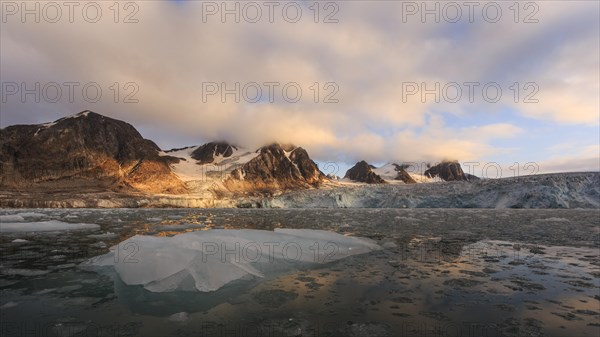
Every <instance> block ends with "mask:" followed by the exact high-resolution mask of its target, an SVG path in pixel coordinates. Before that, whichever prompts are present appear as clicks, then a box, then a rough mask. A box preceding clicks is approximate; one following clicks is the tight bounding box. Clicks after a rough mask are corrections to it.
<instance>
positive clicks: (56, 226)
mask: <svg viewBox="0 0 600 337" xmlns="http://www.w3.org/2000/svg"><path fill="white" fill-rule="evenodd" d="M83 229H89V230H96V229H100V226H99V225H96V224H88V223H67V222H62V221H56V220H51V221H39V222H6V223H5V222H3V223H0V232H3V233H10V232H53V231H66V230H83Z"/></svg>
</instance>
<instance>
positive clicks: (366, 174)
mask: <svg viewBox="0 0 600 337" xmlns="http://www.w3.org/2000/svg"><path fill="white" fill-rule="evenodd" d="M374 168H375V166H373V165H370V164H369V163H367V162H366V161H364V160H362V161H359V162H358V163H356V165H354V166H353V167H352V168H350V169H349V170H348V171H346V175H345V176H344V178H348V179H350V180H354V181H358V182H363V183H367V184H385V180H383V178H381V177H380V176H379V175H378V174H376V173H375V172H373V169H374Z"/></svg>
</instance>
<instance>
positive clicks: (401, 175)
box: [393, 164, 417, 184]
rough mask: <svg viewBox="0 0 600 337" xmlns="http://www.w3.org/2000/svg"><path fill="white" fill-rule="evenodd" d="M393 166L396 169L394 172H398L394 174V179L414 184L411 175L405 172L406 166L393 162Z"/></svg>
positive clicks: (414, 181)
mask: <svg viewBox="0 0 600 337" xmlns="http://www.w3.org/2000/svg"><path fill="white" fill-rule="evenodd" d="M393 165H394V168H395V170H396V172H398V175H396V178H395V179H396V180H401V181H403V182H404V183H405V184H416V183H417V181H416V180H414V179H413V177H411V176H410V174H408V172H406V167H405V166H404V165H398V164H393Z"/></svg>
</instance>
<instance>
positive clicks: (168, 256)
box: [82, 229, 381, 292]
mask: <svg viewBox="0 0 600 337" xmlns="http://www.w3.org/2000/svg"><path fill="white" fill-rule="evenodd" d="M379 249H381V247H380V246H378V245H377V244H376V243H375V242H374V241H372V240H369V239H365V238H359V237H351V236H344V235H340V234H337V233H334V232H328V231H321V230H309V229H276V230H275V231H264V230H251V229H241V230H228V229H215V230H207V231H197V232H190V233H183V234H179V235H175V236H173V237H154V236H139V235H136V236H134V237H131V238H129V239H127V240H125V241H123V242H121V243H120V244H118V245H116V246H114V247H111V251H110V252H109V253H108V254H105V255H101V256H98V257H95V258H93V259H91V260H89V261H87V262H85V263H83V264H82V266H83V267H91V268H92V269H94V268H101V267H107V268H112V269H114V271H116V273H117V274H118V276H119V277H120V278H121V280H122V281H123V282H125V283H126V284H128V285H142V286H144V288H146V289H147V290H149V291H152V292H170V291H196V290H197V291H203V292H208V291H215V290H217V289H219V288H221V287H223V286H225V285H226V284H228V283H230V282H232V281H235V280H238V279H247V278H261V277H265V276H267V275H276V274H277V273H282V272H287V271H290V270H294V269H296V268H306V267H310V266H316V265H320V264H324V263H328V262H331V261H335V260H339V259H343V258H345V257H348V256H351V255H358V254H364V253H368V252H371V251H374V250H379Z"/></svg>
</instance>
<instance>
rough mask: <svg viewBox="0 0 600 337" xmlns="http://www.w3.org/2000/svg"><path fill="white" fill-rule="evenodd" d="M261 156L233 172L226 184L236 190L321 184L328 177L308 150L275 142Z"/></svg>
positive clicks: (263, 148)
mask: <svg viewBox="0 0 600 337" xmlns="http://www.w3.org/2000/svg"><path fill="white" fill-rule="evenodd" d="M257 152H258V153H259V154H258V156H256V157H255V158H253V159H251V160H250V161H249V162H247V163H246V164H244V165H243V166H242V167H241V168H238V169H235V170H233V171H232V173H231V178H230V179H228V180H227V181H226V186H227V187H228V188H229V189H230V190H233V191H248V190H258V191H263V192H269V191H272V190H274V189H297V188H307V187H317V186H319V185H320V184H321V183H322V182H323V179H324V178H325V176H324V174H323V173H322V172H321V171H320V170H319V168H318V166H317V164H316V163H315V162H313V161H312V160H311V159H310V157H309V155H308V153H307V152H306V150H304V149H303V148H301V147H296V146H295V145H290V144H286V145H281V144H278V143H273V144H270V145H266V146H263V147H261V148H260V149H258V150H257Z"/></svg>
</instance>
